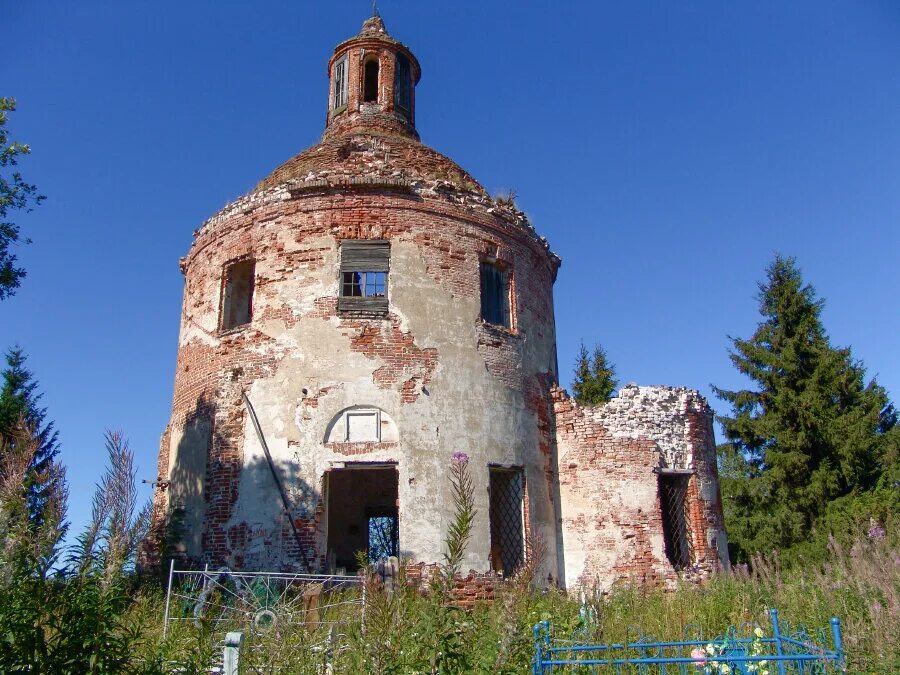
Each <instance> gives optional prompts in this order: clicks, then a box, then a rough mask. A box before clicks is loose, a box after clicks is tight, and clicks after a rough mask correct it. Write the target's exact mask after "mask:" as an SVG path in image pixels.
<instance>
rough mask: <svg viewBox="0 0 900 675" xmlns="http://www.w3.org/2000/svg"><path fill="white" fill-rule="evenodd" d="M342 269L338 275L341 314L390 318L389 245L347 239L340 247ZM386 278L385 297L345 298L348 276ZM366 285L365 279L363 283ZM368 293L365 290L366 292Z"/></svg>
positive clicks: (376, 240) (381, 240) (373, 241)
mask: <svg viewBox="0 0 900 675" xmlns="http://www.w3.org/2000/svg"><path fill="white" fill-rule="evenodd" d="M340 251H341V265H340V271H339V273H338V311H339V312H350V313H358V314H364V315H367V316H372V317H384V316H387V313H388V308H389V297H390V290H389V289H390V261H391V248H390V242H389V241H387V240H383V239H344V240H343V241H342V242H341V245H340ZM353 272H357V273H362V274H364V275H365V274H366V273H381V274H384V295H370V296H366V295H360V296H353V295H344V288H345V283H344V275H345V274H346V273H353ZM364 283H365V279H364ZM363 293H365V289H363Z"/></svg>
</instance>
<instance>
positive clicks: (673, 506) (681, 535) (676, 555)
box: [659, 473, 693, 570]
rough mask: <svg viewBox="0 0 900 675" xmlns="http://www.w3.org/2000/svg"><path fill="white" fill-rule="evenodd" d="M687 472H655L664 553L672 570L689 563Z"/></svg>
mask: <svg viewBox="0 0 900 675" xmlns="http://www.w3.org/2000/svg"><path fill="white" fill-rule="evenodd" d="M690 478H691V477H690V475H689V474H669V473H661V474H659V502H660V508H661V509H662V521H663V540H664V543H665V547H666V557H667V558H668V559H669V562H670V563H672V567H674V568H675V569H676V570H682V569H684V568H686V567H689V566H690V565H691V562H692V560H693V551H692V545H691V518H690V512H689V511H688V499H687V492H688V482H689V481H690Z"/></svg>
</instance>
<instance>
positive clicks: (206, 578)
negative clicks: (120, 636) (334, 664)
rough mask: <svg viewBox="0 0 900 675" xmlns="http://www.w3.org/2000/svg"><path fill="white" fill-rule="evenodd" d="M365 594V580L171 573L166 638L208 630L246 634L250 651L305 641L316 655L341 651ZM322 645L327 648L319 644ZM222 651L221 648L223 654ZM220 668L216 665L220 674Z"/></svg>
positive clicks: (219, 572) (229, 572) (275, 574)
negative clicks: (290, 638) (291, 638)
mask: <svg viewBox="0 0 900 675" xmlns="http://www.w3.org/2000/svg"><path fill="white" fill-rule="evenodd" d="M364 594H365V589H364V586H363V583H362V580H361V579H360V577H356V576H340V575H326V574H295V573H292V572H235V571H232V570H229V569H227V568H222V569H219V570H210V569H206V570H178V569H175V567H174V565H173V566H172V568H171V569H170V571H169V583H168V591H167V593H166V608H165V618H164V624H163V635H164V636H165V635H166V634H172V635H173V636H175V638H176V639H178V636H180V635H182V634H185V633H186V632H187V633H190V631H184V630H180V629H182V628H185V627H186V625H187V626H190V627H196V628H200V627H201V626H202V627H204V628H205V629H206V630H208V631H209V632H210V634H212V635H217V636H218V635H225V634H226V633H227V632H231V631H241V632H243V633H244V634H245V635H247V637H248V643H247V644H246V645H245V649H247V648H253V647H254V646H256V645H262V644H265V643H266V642H272V641H273V640H275V641H276V642H277V641H278V640H280V639H281V637H282V636H284V635H299V634H301V633H302V635H303V636H304V637H305V640H306V645H307V647H310V646H311V649H312V650H313V651H321V652H322V653H323V654H325V652H330V651H332V650H334V649H336V648H339V642H340V639H341V628H342V626H343V625H344V624H346V623H347V621H348V620H349V619H351V618H353V619H357V620H358V618H359V616H360V612H361V611H362V607H363V603H364ZM319 643H321V644H319ZM316 645H318V646H316ZM221 647H222V645H219V646H217V647H216V649H215V652H214V653H216V654H219V655H220V654H221V653H222V649H221ZM219 669H220V664H215V663H214V664H212V672H217V671H219Z"/></svg>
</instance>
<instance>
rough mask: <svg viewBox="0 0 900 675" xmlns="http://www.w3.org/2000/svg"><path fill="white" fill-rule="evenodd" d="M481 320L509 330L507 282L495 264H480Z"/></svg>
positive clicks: (502, 272) (501, 270)
mask: <svg viewBox="0 0 900 675" xmlns="http://www.w3.org/2000/svg"><path fill="white" fill-rule="evenodd" d="M481 318H482V319H484V320H485V321H487V322H488V323H493V324H496V325H498V326H505V327H506V328H509V282H508V279H507V274H506V270H504V269H502V268H501V267H500V266H499V265H497V264H495V263H489V262H482V263H481Z"/></svg>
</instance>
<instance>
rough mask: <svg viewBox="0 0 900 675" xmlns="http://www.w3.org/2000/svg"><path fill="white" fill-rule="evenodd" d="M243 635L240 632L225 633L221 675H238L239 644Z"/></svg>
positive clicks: (239, 660) (239, 661)
mask: <svg viewBox="0 0 900 675" xmlns="http://www.w3.org/2000/svg"><path fill="white" fill-rule="evenodd" d="M243 641H244V634H243V633H241V632H237V631H236V632H233V633H227V634H226V635H225V647H224V649H223V654H222V673H223V675H238V669H239V668H240V665H241V643H242V642H243Z"/></svg>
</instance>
